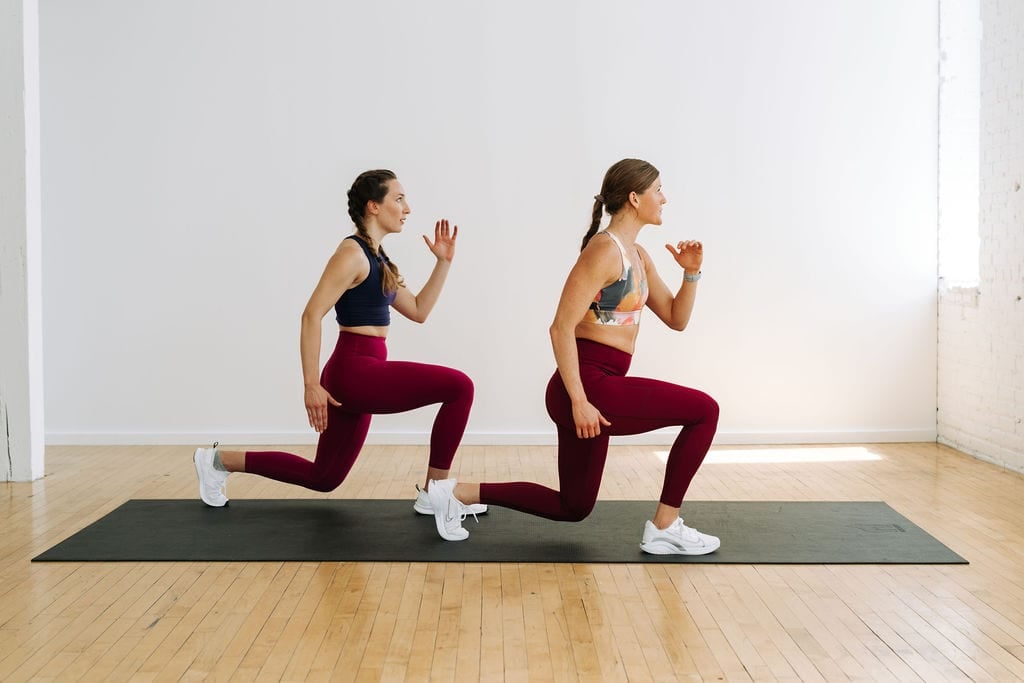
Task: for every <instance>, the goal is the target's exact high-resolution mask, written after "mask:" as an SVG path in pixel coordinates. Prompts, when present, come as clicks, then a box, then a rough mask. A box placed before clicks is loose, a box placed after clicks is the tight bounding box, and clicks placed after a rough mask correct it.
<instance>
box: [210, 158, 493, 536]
mask: <svg viewBox="0 0 1024 683" xmlns="http://www.w3.org/2000/svg"><path fill="white" fill-rule="evenodd" d="M409 211H410V210H409V204H408V202H407V201H406V196H405V189H404V188H403V187H402V185H401V183H399V182H398V179H397V178H396V177H395V174H394V173H392V172H391V171H387V170H376V171H366V172H365V173H362V174H360V175H359V177H358V178H356V180H355V182H354V183H353V184H352V188H351V189H350V190H349V191H348V213H349V216H350V217H351V218H352V222H353V223H354V224H355V228H356V231H355V234H353V235H350V236H349V237H346V238H345V239H344V240H342V242H341V244H340V245H339V246H338V249H337V251H335V252H334V255H333V256H332V257H331V259H330V260H329V261H328V262H327V266H326V267H325V268H324V272H323V275H322V276H321V277H320V281H319V283H318V284H317V286H316V288H315V289H314V290H313V294H312V296H311V297H310V298H309V303H307V304H306V308H305V310H304V311H303V312H302V331H301V336H300V341H299V347H300V350H301V354H302V377H303V382H304V384H305V403H306V413H307V416H308V418H309V425H310V426H311V427H312V428H313V429H315V430H316V431H317V432H319V433H320V438H319V441H318V443H317V449H316V458H315V460H313V461H312V462H310V461H309V460H307V459H306V458H303V457H300V456H298V455H294V454H292V453H283V452H280V451H244V452H243V451H228V450H220V449H218V448H217V444H214V447H213V448H198V449H196V451H195V454H194V456H193V459H194V460H195V465H196V472H197V474H198V476H199V495H200V497H201V498H202V500H203V501H204V502H205V503H206V504H207V505H210V506H213V507H220V506H223V505H224V504H225V503H227V501H228V498H227V496H226V494H225V493H224V490H223V489H224V485H225V483H226V480H227V477H228V474H229V473H231V472H249V473H251V474H259V475H261V476H264V477H268V478H270V479H275V480H277V481H283V482H287V483H290V484H297V485H299V486H304V487H306V488H309V489H312V490H314V491H332V490H334V489H335V488H337V487H338V485H340V484H341V482H342V481H344V480H345V477H346V476H347V475H348V472H349V470H350V469H351V468H352V465H353V464H354V463H355V461H356V457H357V456H358V455H359V451H360V450H361V449H362V446H363V443H364V441H365V440H366V434H367V431H368V430H369V427H370V418H371V416H372V415H373V414H383V413H400V412H405V411H408V410H413V409H415V408H421V407H423V406H427V405H431V404H434V403H440V404H441V407H440V409H439V410H438V412H437V417H436V418H435V420H434V425H433V430H432V432H431V437H430V460H429V465H428V467H427V474H426V477H425V480H424V482H425V484H426V485H427V487H429V484H430V482H431V481H432V480H437V481H442V482H443V481H445V480H446V479H447V477H448V470H449V469H450V467H451V463H452V459H453V458H454V457H455V450H456V448H457V447H458V445H459V443H460V441H461V440H462V435H463V432H464V431H465V429H466V422H467V421H468V419H469V410H470V407H471V406H472V403H473V383H472V381H470V379H469V377H467V376H466V375H465V374H463V373H462V372H459V371H458V370H453V369H451V368H446V367H441V366H438V365H425V364H422V363H410V362H402V361H390V360H388V359H387V346H386V343H385V339H386V337H387V333H388V329H389V326H390V323H391V311H390V309H391V308H394V309H395V310H396V311H398V312H399V313H401V314H402V315H403V316H405V317H406V318H408V319H410V320H413V321H415V322H420V323H421V322H424V321H425V320H426V319H427V316H428V315H429V314H430V311H431V310H432V309H433V308H434V304H435V303H436V302H437V299H438V297H439V296H440V294H441V289H442V287H443V286H444V281H445V279H446V278H447V276H448V270H449V268H450V267H451V262H452V259H453V258H454V256H455V239H456V237H457V236H458V233H459V229H458V227H457V226H455V227H451V228H450V227H449V225H448V221H447V220H444V219H442V220H439V221H437V223H436V225H435V226H434V239H433V241H431V240H430V239H429V238H428V237H427V236H426V235H424V236H423V241H424V242H426V245H427V248H428V249H429V250H430V252H431V253H432V254H433V255H434V257H435V258H436V259H437V262H436V263H435V264H434V270H433V272H432V273H431V274H430V277H429V278H428V279H427V282H426V284H424V286H423V288H422V289H421V290H420V292H419V294H413V293H412V292H411V291H410V290H409V289H408V288H407V287H406V286H405V283H404V281H403V280H402V277H401V275H400V274H399V272H398V268H397V267H396V266H395V264H394V263H392V262H391V261H390V260H389V259H388V257H387V254H386V253H385V252H384V249H383V246H382V244H381V242H382V241H383V240H384V238H385V237H387V236H388V235H391V234H397V233H399V232H401V231H402V227H403V224H404V223H405V219H406V216H407V215H408V214H409ZM332 307H333V308H334V310H335V314H336V316H337V321H338V325H339V335H338V343H337V346H336V347H335V349H334V353H333V354H332V355H331V357H330V359H329V360H328V361H327V363H326V364H325V365H324V368H323V371H322V372H321V371H320V343H321V327H320V326H321V321H322V320H323V317H324V316H325V315H327V313H328V311H330V309H331V308H332ZM417 488H419V487H417ZM413 508H414V509H415V510H416V512H419V513H421V514H425V515H432V514H433V510H432V509H431V507H430V500H429V498H428V496H427V492H426V490H422V489H421V490H420V491H419V493H418V495H417V497H416V501H415V503H414V504H413ZM485 509H486V507H485V506H482V505H476V506H471V507H470V508H469V511H470V512H483V511H484V510H485ZM454 533H456V534H457V533H458V532H454ZM462 533H463V534H467V535H468V532H466V531H465V530H462Z"/></svg>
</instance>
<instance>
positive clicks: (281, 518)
mask: <svg viewBox="0 0 1024 683" xmlns="http://www.w3.org/2000/svg"><path fill="white" fill-rule="evenodd" d="M654 507H655V503H654V502H653V501H635V500H631V501H599V502H598V503H597V505H596V507H595V508H594V512H593V513H592V514H591V515H590V517H588V518H587V519H585V520H584V521H582V522H577V523H567V522H552V521H549V520H545V519H540V518H538V517H533V516H530V515H526V514H523V513H520V512H516V511H514V510H507V509H503V508H497V507H492V508H491V510H490V511H489V512H488V513H487V514H485V515H481V516H480V522H479V524H478V523H476V522H474V521H473V518H472V517H469V518H468V519H467V520H466V521H465V522H464V526H465V527H466V528H467V529H468V530H469V533H470V536H469V539H468V540H465V541H461V542H457V543H451V542H446V541H443V540H441V538H440V537H439V536H438V535H437V531H436V529H435V527H434V518H433V517H426V516H423V515H417V514H416V513H414V512H413V510H412V501H411V500H326V499H316V500H309V499H306V500H302V499H296V500H233V501H231V502H230V503H229V504H228V505H227V506H226V507H223V508H210V507H207V506H206V505H204V504H203V503H201V502H200V501H198V500H130V501H128V502H127V503H125V504H123V505H121V506H120V507H118V508H117V509H115V510H113V511H112V512H110V513H109V514H108V515H106V516H105V517H103V518H101V519H99V520H97V521H96V522H94V523H93V524H90V525H89V526H87V527H86V528H84V529H82V530H81V531H79V532H78V533H76V534H74V535H73V536H71V537H70V538H68V539H67V540H65V541H62V542H61V543H58V544H57V545H56V546H54V547H52V548H50V549H49V550H47V551H46V552H44V553H42V554H40V555H39V556H37V557H35V558H33V561H40V562H149V561H199V562H203V561H206V562H263V561H266V562H583V563H588V562H596V563H617V562H706V563H730V564H964V563H966V562H967V561H966V560H965V559H964V558H962V557H960V556H959V555H957V554H956V553H955V552H953V551H952V550H950V549H949V548H947V547H946V546H945V545H943V544H942V543H940V542H939V541H937V540H936V539H935V538H933V537H932V536H930V535H929V534H927V533H926V532H925V531H923V530H922V529H920V528H919V527H917V526H916V525H914V524H913V523H912V522H910V521H909V520H907V519H906V518H905V517H903V516H902V515H900V514H899V513H897V512H896V511H895V510H893V509H892V508H891V507H889V506H888V505H886V504H885V503H882V502H761V501H759V502H747V501H694V502H684V503H683V509H682V515H683V517H684V518H685V519H686V523H687V524H688V525H689V526H692V527H695V528H697V529H700V530H701V531H704V532H706V533H711V534H714V535H716V536H718V537H719V538H721V539H722V547H721V548H719V549H718V550H717V551H716V552H714V553H711V554H710V555H704V556H678V555H673V556H659V555H648V554H646V553H644V552H642V551H641V550H640V548H639V543H640V537H641V534H642V532H643V525H644V521H645V520H646V519H649V518H650V516H651V515H652V514H653V512H654Z"/></svg>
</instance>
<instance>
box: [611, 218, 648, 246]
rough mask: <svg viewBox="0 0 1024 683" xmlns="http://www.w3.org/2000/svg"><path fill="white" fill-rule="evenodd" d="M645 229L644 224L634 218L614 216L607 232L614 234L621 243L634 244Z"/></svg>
mask: <svg viewBox="0 0 1024 683" xmlns="http://www.w3.org/2000/svg"><path fill="white" fill-rule="evenodd" d="M643 227H644V226H643V224H642V223H640V222H639V221H637V220H636V219H634V218H632V217H623V218H618V217H617V216H612V220H611V222H610V223H609V224H608V227H607V228H605V232H611V233H614V235H615V236H616V237H618V238H619V240H620V241H622V242H625V243H627V244H633V243H634V242H636V236H637V235H639V234H640V230H641V229H642V228H643Z"/></svg>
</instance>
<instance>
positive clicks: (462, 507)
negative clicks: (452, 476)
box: [452, 491, 480, 524]
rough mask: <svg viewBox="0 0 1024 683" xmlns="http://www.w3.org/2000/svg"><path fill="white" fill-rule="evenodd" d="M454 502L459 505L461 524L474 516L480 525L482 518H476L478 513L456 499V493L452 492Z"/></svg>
mask: <svg viewBox="0 0 1024 683" xmlns="http://www.w3.org/2000/svg"><path fill="white" fill-rule="evenodd" d="M452 500H454V501H455V502H456V503H458V504H459V523H460V524H461V523H462V522H465V521H466V517H469V516H470V515H473V520H474V521H475V522H476V523H477V524H479V523H480V518H479V517H477V516H476V513H475V512H473V511H472V510H470V509H469V506H468V505H466V504H465V503H463V502H462V501H461V500H459V499H458V498H456V497H455V492H454V491H453V492H452Z"/></svg>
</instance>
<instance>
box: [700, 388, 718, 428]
mask: <svg viewBox="0 0 1024 683" xmlns="http://www.w3.org/2000/svg"><path fill="white" fill-rule="evenodd" d="M704 396H705V397H706V400H705V403H704V422H707V423H709V424H715V425H717V424H718V414H719V412H720V410H719V407H718V401H716V400H715V399H713V398H711V397H710V396H708V395H707V394H705V395H704Z"/></svg>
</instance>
